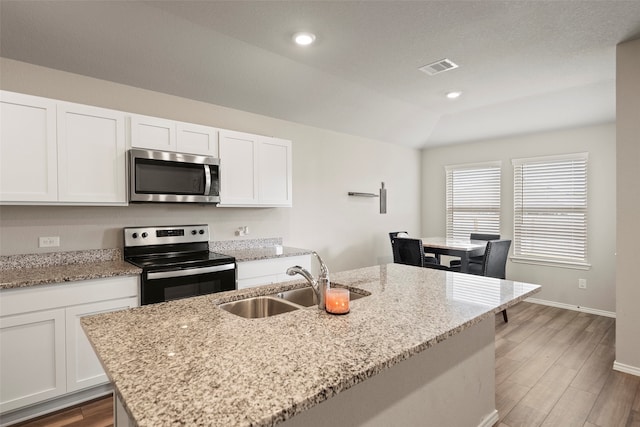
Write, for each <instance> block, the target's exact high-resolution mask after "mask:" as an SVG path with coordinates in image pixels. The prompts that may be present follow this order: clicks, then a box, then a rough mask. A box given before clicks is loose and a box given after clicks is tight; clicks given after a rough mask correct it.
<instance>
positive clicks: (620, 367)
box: [613, 361, 640, 377]
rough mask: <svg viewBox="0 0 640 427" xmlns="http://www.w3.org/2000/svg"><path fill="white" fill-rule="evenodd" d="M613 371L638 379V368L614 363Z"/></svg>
mask: <svg viewBox="0 0 640 427" xmlns="http://www.w3.org/2000/svg"><path fill="white" fill-rule="evenodd" d="M613 370H614V371H620V372H624V373H625V374H631V375H635V376H638V377H640V368H638V367H637V366H631V365H625V364H624V363H620V362H616V361H614V362H613Z"/></svg>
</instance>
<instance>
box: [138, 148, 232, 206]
mask: <svg viewBox="0 0 640 427" xmlns="http://www.w3.org/2000/svg"><path fill="white" fill-rule="evenodd" d="M129 201H131V202H165V203H218V202H220V160H219V159H216V158H214V157H210V156H198V155H194V154H185V153H173V152H169V151H156V150H143V149H138V148H133V149H131V150H129Z"/></svg>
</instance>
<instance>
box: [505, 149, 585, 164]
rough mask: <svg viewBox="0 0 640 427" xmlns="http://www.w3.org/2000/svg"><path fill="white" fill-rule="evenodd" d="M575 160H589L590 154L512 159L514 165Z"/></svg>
mask: <svg viewBox="0 0 640 427" xmlns="http://www.w3.org/2000/svg"><path fill="white" fill-rule="evenodd" d="M574 159H584V160H589V152H588V151H586V152H582V153H567V154H559V155H555V156H541V157H521V158H518V159H511V164H512V165H514V166H515V165H522V164H524V163H544V162H555V161H563V160H574Z"/></svg>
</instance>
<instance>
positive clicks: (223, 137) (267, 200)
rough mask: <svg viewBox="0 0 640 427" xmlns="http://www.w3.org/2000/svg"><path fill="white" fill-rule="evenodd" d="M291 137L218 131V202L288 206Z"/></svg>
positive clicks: (228, 204) (224, 204)
mask: <svg viewBox="0 0 640 427" xmlns="http://www.w3.org/2000/svg"><path fill="white" fill-rule="evenodd" d="M291 164H292V162H291V141H287V140H284V139H278V138H271V137H267V136H260V135H253V134H249V133H243V132H234V131H227V130H221V131H220V204H219V205H218V206H221V207H225V206H230V207H231V206H256V207H290V206H292V194H291V193H292V184H291V178H292V170H291Z"/></svg>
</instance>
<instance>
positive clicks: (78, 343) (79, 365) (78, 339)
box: [66, 297, 138, 392]
mask: <svg viewBox="0 0 640 427" xmlns="http://www.w3.org/2000/svg"><path fill="white" fill-rule="evenodd" d="M137 305H138V298H136V297H133V298H123V299H118V300H113V301H104V302H98V303H94V304H83V305H78V306H75V307H70V308H67V309H66V346H67V392H72V391H76V390H81V389H83V388H87V387H91V386H94V385H98V384H103V383H105V382H108V381H109V379H108V378H107V374H105V372H104V370H103V369H102V365H100V361H99V360H98V357H97V356H96V354H95V352H94V351H93V348H92V347H91V343H89V340H88V339H87V337H86V335H85V334H84V331H83V330H82V326H81V325H80V319H81V318H82V317H83V316H91V315H94V314H100V313H108V312H110V311H118V310H124V309H126V308H130V307H135V306H137Z"/></svg>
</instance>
